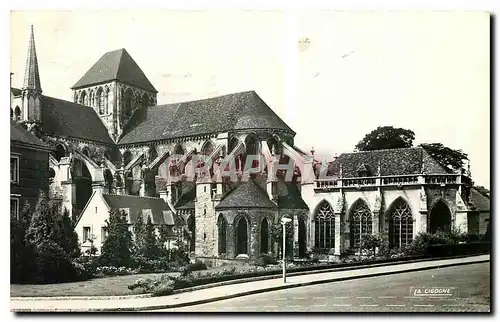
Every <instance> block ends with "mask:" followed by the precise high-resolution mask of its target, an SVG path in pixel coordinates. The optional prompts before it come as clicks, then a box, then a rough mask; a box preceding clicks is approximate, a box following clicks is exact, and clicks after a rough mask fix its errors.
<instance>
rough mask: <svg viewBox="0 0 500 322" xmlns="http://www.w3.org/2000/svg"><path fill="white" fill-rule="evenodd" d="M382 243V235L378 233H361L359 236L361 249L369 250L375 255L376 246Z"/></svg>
mask: <svg viewBox="0 0 500 322" xmlns="http://www.w3.org/2000/svg"><path fill="white" fill-rule="evenodd" d="M381 245H382V237H380V236H379V235H372V234H363V235H362V236H361V249H362V250H366V251H371V252H372V254H373V255H375V253H376V250H377V248H380V246H381Z"/></svg>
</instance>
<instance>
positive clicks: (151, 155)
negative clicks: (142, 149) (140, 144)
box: [148, 147, 158, 163]
mask: <svg viewBox="0 0 500 322" xmlns="http://www.w3.org/2000/svg"><path fill="white" fill-rule="evenodd" d="M157 157H158V152H156V149H155V148H154V147H150V148H149V151H148V159H149V162H150V163H151V162H153V161H154V160H155V159H156V158H157Z"/></svg>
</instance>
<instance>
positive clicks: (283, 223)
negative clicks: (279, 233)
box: [281, 217, 292, 283]
mask: <svg viewBox="0 0 500 322" xmlns="http://www.w3.org/2000/svg"><path fill="white" fill-rule="evenodd" d="M290 222H292V219H290V218H288V217H283V218H281V224H282V225H283V283H286V257H285V256H286V255H285V254H286V251H285V250H286V240H285V235H286V234H285V228H286V224H288V223H290Z"/></svg>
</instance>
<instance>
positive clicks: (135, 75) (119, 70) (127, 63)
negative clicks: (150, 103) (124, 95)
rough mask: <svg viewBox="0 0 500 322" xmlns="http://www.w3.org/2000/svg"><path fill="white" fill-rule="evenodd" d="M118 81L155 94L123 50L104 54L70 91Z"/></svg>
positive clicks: (137, 67) (138, 68) (152, 87)
mask: <svg viewBox="0 0 500 322" xmlns="http://www.w3.org/2000/svg"><path fill="white" fill-rule="evenodd" d="M113 80H118V81H120V82H123V83H126V84H129V85H132V86H136V87H139V88H142V89H144V90H147V91H152V92H155V93H157V92H158V91H157V90H156V89H155V88H154V86H153V85H152V84H151V82H150V81H149V80H148V78H147V77H146V75H144V72H143V71H142V70H141V68H140V67H139V66H138V65H137V63H136V62H135V61H134V59H133V58H132V57H131V56H130V55H129V53H128V52H127V51H126V50H125V49H124V48H122V49H118V50H114V51H110V52H107V53H105V54H104V55H103V56H102V57H101V58H100V59H99V60H98V61H97V62H96V63H95V64H94V65H93V66H92V67H90V69H89V70H88V71H87V72H86V73H85V74H84V75H83V77H82V78H80V80H79V81H78V82H76V84H75V85H73V87H72V89H76V88H81V87H86V86H89V85H94V84H100V83H104V82H109V81H113Z"/></svg>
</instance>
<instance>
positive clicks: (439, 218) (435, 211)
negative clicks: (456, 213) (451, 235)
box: [430, 200, 451, 233]
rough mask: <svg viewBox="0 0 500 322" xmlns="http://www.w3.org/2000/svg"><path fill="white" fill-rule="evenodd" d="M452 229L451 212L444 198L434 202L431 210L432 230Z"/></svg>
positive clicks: (443, 230) (432, 231)
mask: <svg viewBox="0 0 500 322" xmlns="http://www.w3.org/2000/svg"><path fill="white" fill-rule="evenodd" d="M437 231H442V232H450V231H451V212H450V209H449V208H448V206H447V205H446V203H445V202H444V201H443V200H439V201H438V202H436V203H435V204H434V206H433V207H432V209H431V211H430V232H431V233H435V232H437Z"/></svg>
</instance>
